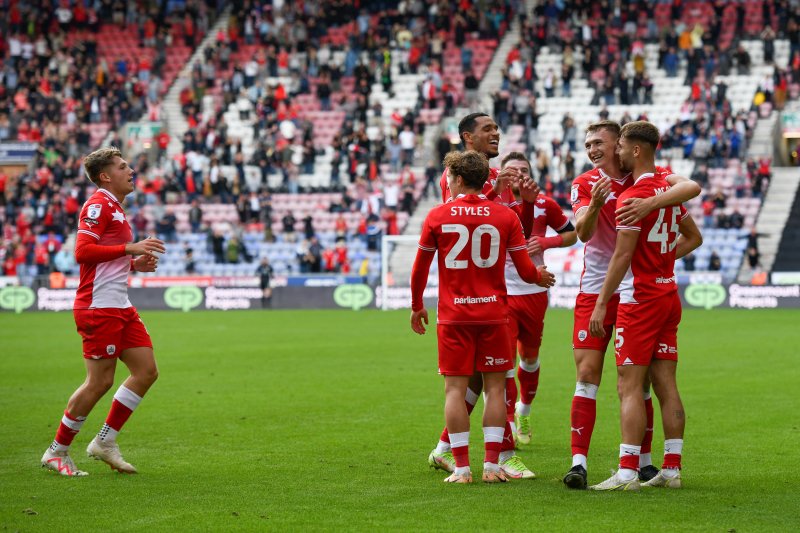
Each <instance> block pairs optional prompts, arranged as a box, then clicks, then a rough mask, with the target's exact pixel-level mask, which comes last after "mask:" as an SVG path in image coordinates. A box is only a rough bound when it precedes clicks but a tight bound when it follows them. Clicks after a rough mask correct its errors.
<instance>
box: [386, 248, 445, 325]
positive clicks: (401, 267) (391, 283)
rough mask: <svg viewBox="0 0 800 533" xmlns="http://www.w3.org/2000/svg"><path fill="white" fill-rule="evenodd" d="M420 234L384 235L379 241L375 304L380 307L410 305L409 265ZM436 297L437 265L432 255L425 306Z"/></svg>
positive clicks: (410, 265)
mask: <svg viewBox="0 0 800 533" xmlns="http://www.w3.org/2000/svg"><path fill="white" fill-rule="evenodd" d="M419 237H420V236H419V235H384V236H383V239H382V242H381V283H380V286H379V287H378V291H377V300H378V301H377V302H376V303H377V305H378V306H379V307H380V308H381V309H383V310H388V309H410V308H411V267H412V266H414V258H415V257H416V256H417V243H419ZM438 296H439V267H438V263H437V260H436V258H435V257H434V259H433V263H432V264H431V270H430V274H428V284H427V285H426V287H425V293H424V298H425V300H426V303H425V305H426V306H428V307H430V306H431V305H434V304H435V302H436V299H437V298H438Z"/></svg>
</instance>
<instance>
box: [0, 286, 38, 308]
mask: <svg viewBox="0 0 800 533" xmlns="http://www.w3.org/2000/svg"><path fill="white" fill-rule="evenodd" d="M35 301H36V294H35V293H34V292H33V289H31V288H29V287H3V288H2V289H0V308H2V309H6V310H8V311H14V312H15V313H21V312H23V311H24V310H26V309H28V308H29V307H31V306H32V305H33V304H34V302H35Z"/></svg>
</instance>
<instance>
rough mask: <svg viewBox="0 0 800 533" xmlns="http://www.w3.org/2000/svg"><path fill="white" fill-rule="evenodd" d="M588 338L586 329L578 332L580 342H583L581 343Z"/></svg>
mask: <svg viewBox="0 0 800 533" xmlns="http://www.w3.org/2000/svg"><path fill="white" fill-rule="evenodd" d="M587 336H588V335H587V334H586V330H585V329H582V330H580V331H579V332H578V340H579V341H581V342H583V341H585V340H586V337H587Z"/></svg>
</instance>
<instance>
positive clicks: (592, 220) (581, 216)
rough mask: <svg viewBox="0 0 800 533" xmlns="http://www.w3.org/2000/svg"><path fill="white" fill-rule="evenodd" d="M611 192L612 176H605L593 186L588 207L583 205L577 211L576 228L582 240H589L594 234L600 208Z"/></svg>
mask: <svg viewBox="0 0 800 533" xmlns="http://www.w3.org/2000/svg"><path fill="white" fill-rule="evenodd" d="M609 194H611V178H609V177H607V176H603V177H602V178H600V179H599V180H597V182H595V184H594V187H593V188H592V199H591V201H590V202H589V205H588V207H582V208H580V209H578V210H577V211H576V212H575V230H576V231H577V234H578V238H579V239H580V240H581V241H582V242H589V240H590V239H591V238H592V236H594V232H595V230H597V220H598V219H599V217H600V210H601V209H603V206H604V205H605V203H606V199H607V198H608V195H609Z"/></svg>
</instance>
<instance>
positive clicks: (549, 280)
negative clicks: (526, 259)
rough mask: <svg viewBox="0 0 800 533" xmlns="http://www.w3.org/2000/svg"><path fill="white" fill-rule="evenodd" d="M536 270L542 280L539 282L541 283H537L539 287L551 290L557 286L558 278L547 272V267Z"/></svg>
mask: <svg viewBox="0 0 800 533" xmlns="http://www.w3.org/2000/svg"><path fill="white" fill-rule="evenodd" d="M536 270H538V271H539V276H540V277H541V278H542V279H540V280H539V283H537V285H538V286H540V287H544V288H545V289H549V288H550V287H552V286H553V285H555V284H556V277H555V276H554V275H553V273H552V272H548V271H547V267H546V266H544V265H542V266H540V267H536Z"/></svg>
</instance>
